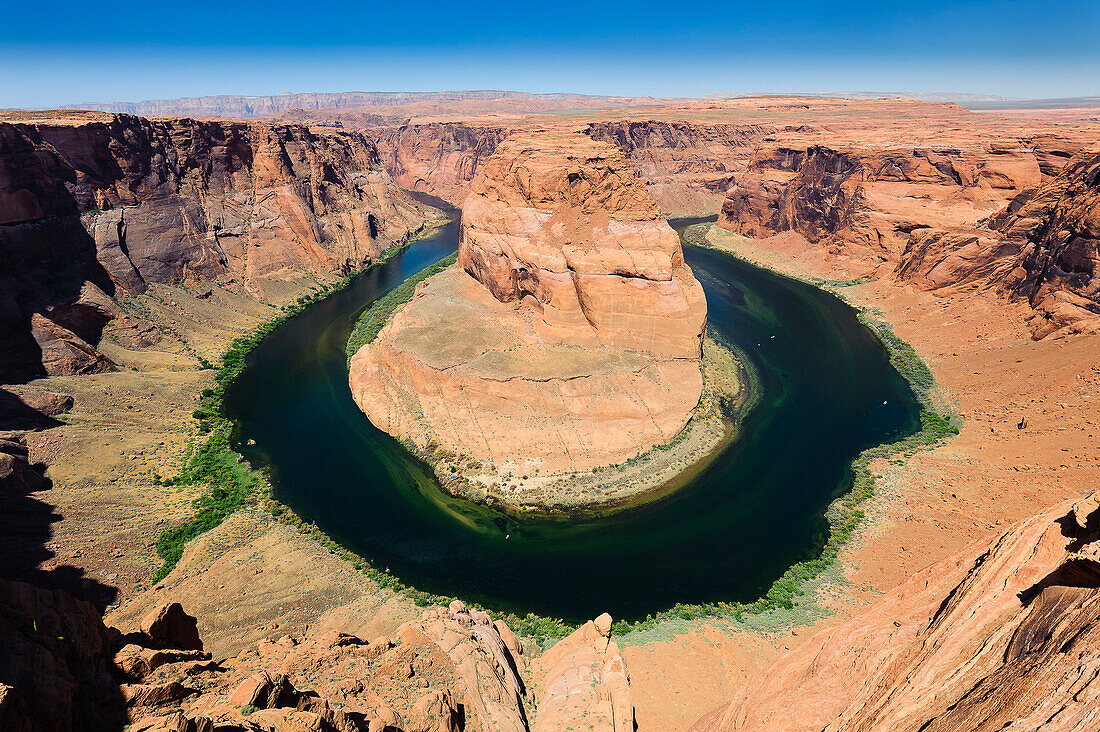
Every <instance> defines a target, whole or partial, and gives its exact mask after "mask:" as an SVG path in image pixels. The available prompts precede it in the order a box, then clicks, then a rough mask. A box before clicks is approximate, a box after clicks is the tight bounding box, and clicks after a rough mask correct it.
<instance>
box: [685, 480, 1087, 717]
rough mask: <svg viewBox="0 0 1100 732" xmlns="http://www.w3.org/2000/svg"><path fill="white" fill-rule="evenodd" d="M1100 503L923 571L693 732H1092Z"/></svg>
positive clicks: (1029, 524) (1041, 519) (1063, 509)
mask: <svg viewBox="0 0 1100 732" xmlns="http://www.w3.org/2000/svg"><path fill="white" fill-rule="evenodd" d="M1098 550H1100V502H1098V500H1097V497H1096V496H1095V495H1093V496H1092V497H1090V498H1087V499H1083V500H1081V501H1079V502H1077V503H1073V502H1070V503H1066V504H1062V505H1059V506H1055V507H1054V508H1053V509H1050V510H1048V511H1046V512H1044V513H1042V514H1040V515H1037V516H1035V517H1032V518H1030V519H1028V520H1026V521H1024V522H1022V523H1020V524H1018V525H1017V526H1015V527H1014V528H1012V529H1011V530H1009V531H1008V532H1006V533H1005V534H1003V535H1002V536H1000V537H998V538H997V539H996V540H995V541H994V542H993V543H992V544H990V545H988V546H980V547H976V548H971V549H966V550H963V551H962V552H960V553H958V554H956V555H954V556H952V557H949V558H948V559H945V560H943V561H941V562H938V563H937V564H934V565H932V566H931V567H929V568H927V569H925V570H923V571H921V572H920V573H918V574H917V575H915V576H914V577H913V578H912V579H910V580H909V581H907V582H905V583H904V584H902V585H900V586H899V587H898V588H896V589H895V590H893V591H891V592H889V593H887V594H886V595H885V596H883V597H882V598H881V599H880V600H878V601H876V602H875V603H874V604H872V605H871V606H870V607H869V608H867V609H866V610H865V611H863V612H861V613H859V614H858V615H856V616H855V617H853V618H852V619H851V620H850V621H848V622H846V623H844V624H843V625H841V626H839V627H837V628H834V629H831V630H826V631H824V632H822V633H820V634H818V635H817V636H815V637H814V638H812V639H810V640H809V641H807V642H806V643H805V644H804V645H802V646H799V647H798V648H796V649H795V650H794V651H792V652H791V653H789V654H787V655H786V656H784V657H782V658H780V659H779V660H778V661H777V662H776V663H774V664H773V665H772V666H770V667H769V668H768V669H766V670H765V671H764V672H762V673H761V674H760V675H759V676H757V677H756V678H755V679H754V680H753V681H751V682H750V683H749V684H748V685H746V686H745V687H744V688H743V689H742V690H741V691H740V692H739V693H738V695H737V696H736V697H735V698H734V699H733V701H732V702H731V703H730V704H729V705H728V706H727V707H725V708H722V709H719V710H716V711H715V712H713V713H712V714H710V715H708V716H707V717H705V718H704V719H702V720H700V721H699V722H698V723H697V724H696V725H695V726H694V727H693V729H694V730H698V731H699V732H702V731H704V730H759V729H768V730H810V729H813V730H853V731H854V730H868V731H870V730H884V729H889V730H913V731H915V730H932V731H935V732H939V731H941V730H942V731H943V732H948V731H949V730H961V729H965V730H975V731H976V732H977V731H979V730H1000V729H1005V728H1006V727H1009V726H1011V728H1012V729H1020V730H1040V729H1042V730H1046V731H1057V730H1084V729H1090V728H1092V727H1094V726H1095V723H1096V720H1095V714H1096V705H1097V703H1098V702H1100V683H1098V682H1097V679H1098V678H1100V673H1098V671H1100V551H1098Z"/></svg>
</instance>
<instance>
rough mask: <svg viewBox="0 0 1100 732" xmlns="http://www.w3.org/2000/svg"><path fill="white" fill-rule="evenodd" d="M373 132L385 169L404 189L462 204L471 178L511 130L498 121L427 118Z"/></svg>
mask: <svg viewBox="0 0 1100 732" xmlns="http://www.w3.org/2000/svg"><path fill="white" fill-rule="evenodd" d="M368 134H369V135H370V136H371V139H373V140H374V143H375V145H376V146H377V148H378V154H379V159H380V160H381V162H382V164H383V165H384V166H385V168H386V171H387V172H389V174H390V175H391V176H392V177H393V179H394V180H395V181H397V183H398V184H400V185H401V187H402V188H411V189H413V190H417V191H425V192H427V193H431V194H432V195H434V196H439V197H440V198H442V199H443V200H445V201H447V202H449V203H451V204H452V205H455V206H461V205H462V201H463V199H465V198H466V194H467V193H469V191H470V182H471V181H472V180H473V179H474V176H476V175H477V172H478V170H480V169H481V165H482V163H484V162H485V160H486V159H488V158H489V156H490V155H492V154H493V152H494V151H495V150H496V148H497V145H499V144H500V143H501V141H502V140H504V138H505V137H507V136H508V130H507V129H506V128H504V127H501V126H499V125H493V124H484V125H479V124H473V123H467V122H425V123H420V124H410V123H406V124H403V125H400V126H397V127H383V128H378V129H372V130H370V131H369V132H368Z"/></svg>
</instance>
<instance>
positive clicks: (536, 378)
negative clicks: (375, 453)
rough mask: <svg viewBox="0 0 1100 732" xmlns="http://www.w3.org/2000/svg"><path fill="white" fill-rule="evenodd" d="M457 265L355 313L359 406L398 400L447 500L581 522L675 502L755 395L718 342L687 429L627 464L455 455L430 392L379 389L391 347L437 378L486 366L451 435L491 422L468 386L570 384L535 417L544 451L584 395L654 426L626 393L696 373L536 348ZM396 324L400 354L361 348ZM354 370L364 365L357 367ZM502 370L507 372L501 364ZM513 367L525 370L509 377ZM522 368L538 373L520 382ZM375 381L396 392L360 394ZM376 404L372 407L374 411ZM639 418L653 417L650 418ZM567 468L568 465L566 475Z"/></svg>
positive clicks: (673, 364)
mask: <svg viewBox="0 0 1100 732" xmlns="http://www.w3.org/2000/svg"><path fill="white" fill-rule="evenodd" d="M453 261H454V259H453V258H449V259H447V260H444V261H442V262H440V263H438V264H437V265H434V266H433V267H431V268H429V269H427V270H425V271H423V272H420V273H418V274H416V275H415V276H413V277H411V278H409V280H407V281H406V282H404V283H403V284H402V285H401V286H400V287H398V288H396V289H395V290H393V291H392V292H390V293H389V294H387V295H385V296H384V297H383V298H381V299H380V300H379V301H378V302H376V303H375V304H374V305H372V306H371V307H370V308H369V309H368V310H367V311H366V312H364V313H363V315H362V316H361V317H360V318H359V320H358V322H357V323H356V325H355V328H354V329H353V330H352V333H351V336H350V338H349V340H348V346H347V354H348V363H349V371H350V372H351V373H350V381H351V387H352V393H353V395H356V399H357V401H360V400H361V399H363V398H369V400H370V403H371V404H376V403H378V404H381V405H382V406H384V407H387V408H389V407H390V405H391V404H393V405H396V406H395V407H394V408H396V409H398V411H399V412H400V413H401V415H402V418H403V419H404V421H403V422H402V423H401V424H402V425H404V430H405V433H411V434H412V436H410V437H405V438H404V439H403V440H402V444H404V445H405V447H406V448H407V449H408V450H409V452H411V453H412V454H414V455H416V456H417V457H419V458H420V459H421V460H423V461H424V462H425V463H427V464H428V465H429V466H430V467H431V469H432V471H433V472H434V473H435V475H436V477H437V479H438V481H439V483H440V485H441V486H442V487H443V489H444V490H445V491H446V492H447V493H448V494H450V495H452V496H455V497H457V498H461V499H464V500H467V501H472V502H477V503H481V504H485V505H488V506H492V507H495V508H498V509H501V510H504V511H506V512H510V513H512V514H513V515H517V516H519V515H526V516H535V515H540V516H547V517H568V516H580V515H584V516H585V517H587V518H589V519H591V518H592V517H593V516H596V515H599V514H605V515H606V514H609V513H613V512H616V511H622V510H625V509H629V508H636V507H639V506H641V505H643V504H646V503H652V502H654V501H657V500H660V499H662V498H665V497H667V496H669V495H671V494H672V493H674V492H675V491H676V490H677V489H678V488H680V487H681V486H683V485H684V484H685V483H686V482H688V481H689V480H690V479H691V477H693V476H694V475H696V474H698V472H699V471H700V470H702V469H704V468H705V467H706V465H707V464H708V463H709V462H710V460H711V459H713V457H714V456H716V455H717V454H718V453H719V452H720V451H721V450H722V449H724V448H725V447H727V446H728V445H729V443H730V441H731V439H733V438H734V436H735V434H736V424H737V422H738V419H739V416H740V412H741V410H742V407H743V405H744V402H745V401H746V399H747V396H748V394H749V393H750V392H751V389H750V388H749V378H748V376H749V374H748V372H747V371H746V370H745V367H744V365H743V359H742V358H741V357H739V356H737V355H735V354H734V353H733V352H732V351H730V350H729V348H728V347H726V346H725V345H722V344H720V343H719V342H718V341H716V340H715V339H713V338H707V339H705V340H704V346H703V349H702V351H703V353H702V358H701V360H700V362H699V364H700V365H699V366H698V367H696V368H698V369H699V371H697V372H695V375H694V378H695V379H696V380H697V382H696V383H698V384H700V386H698V387H696V389H697V390H696V391H694V392H693V393H692V394H691V401H690V402H689V403H688V404H689V405H690V407H688V405H685V412H686V415H685V417H684V419H683V421H682V422H679V423H678V424H682V425H683V426H682V427H680V428H679V429H678V430H677V431H676V432H675V433H673V434H671V435H670V437H669V438H668V440H667V442H663V443H658V444H653V443H651V442H645V443H642V444H643V445H647V446H648V447H647V448H643V450H642V451H640V452H637V453H635V454H630V453H626V455H628V456H629V457H628V458H627V459H626V460H624V461H622V462H620V463H615V464H597V465H595V466H593V467H591V469H588V466H585V468H586V469H583V470H577V469H575V468H573V469H569V468H572V466H573V465H575V462H574V461H572V460H569V459H559V460H556V462H555V464H554V465H550V464H549V463H548V462H547V461H545V460H542V459H537V458H533V457H529V458H528V459H526V460H522V461H521V460H511V459H502V460H499V461H494V460H493V459H489V458H487V457H486V456H485V455H481V454H479V455H471V454H466V453H465V452H460V448H458V447H453V448H447V447H444V446H443V444H442V443H445V442H448V440H446V439H444V438H445V436H444V435H442V434H440V433H439V432H438V431H434V428H433V425H434V424H435V423H436V422H438V421H439V420H438V419H437V420H435V421H434V422H433V421H431V420H428V419H426V417H425V415H424V413H423V409H422V408H423V402H422V401H418V400H421V399H423V398H424V397H422V396H419V395H418V394H417V393H416V392H413V393H408V391H407V386H408V385H406V384H403V383H402V384H396V383H392V382H391V381H387V382H385V383H386V384H388V385H389V386H384V385H380V384H376V383H374V382H375V380H376V379H379V378H382V376H383V375H384V372H383V371H382V370H381V369H380V367H379V366H378V364H377V363H376V362H375V360H374V359H375V358H384V357H389V354H391V352H393V353H396V352H404V351H407V350H412V351H414V352H415V358H414V359H413V361H414V363H415V364H416V366H417V367H418V368H420V369H422V370H424V371H426V372H427V373H428V374H429V375H431V376H433V377H434V376H435V374H436V373H437V372H444V371H448V370H450V369H453V368H455V363H456V362H457V363H471V362H473V361H476V362H478V363H479V364H481V365H480V366H479V369H480V370H478V371H476V374H478V375H480V376H481V377H482V378H483V379H484V383H478V384H476V386H470V385H466V386H464V387H463V388H462V389H460V390H459V391H458V392H457V393H456V394H455V395H452V396H454V398H455V399H457V400H458V401H453V400H452V401H448V402H447V416H448V419H449V420H450V421H449V422H448V424H449V428H450V429H452V430H453V429H457V428H456V427H455V422H456V420H457V419H458V417H459V416H461V417H462V418H463V419H464V420H465V421H466V422H469V423H470V424H472V425H475V426H476V425H481V426H482V427H484V426H485V424H486V422H487V421H491V420H492V419H493V412H492V411H491V409H492V402H491V400H490V403H488V404H486V405H484V406H485V408H486V410H488V411H485V412H481V411H478V410H477V409H476V408H473V407H468V405H467V404H465V403H463V402H462V400H463V399H466V400H469V399H470V398H471V397H470V396H469V395H468V391H469V389H470V388H478V389H480V390H482V391H485V392H486V393H495V392H494V385H495V384H499V383H502V382H507V381H512V380H513V377H515V379H516V380H527V381H529V382H530V383H532V384H536V385H542V384H546V383H547V382H552V383H553V384H555V385H559V384H566V385H565V386H562V387H561V388H563V389H564V391H565V392H566V394H568V395H569V396H567V397H566V399H565V401H566V402H568V403H569V405H570V406H569V407H568V408H567V411H566V412H564V413H560V414H559V413H557V412H554V413H551V414H547V415H540V414H532V416H531V419H532V420H543V421H544V422H546V424H543V425H542V427H541V428H540V430H549V431H550V432H549V433H547V432H545V431H540V432H539V433H538V434H539V437H540V438H541V439H542V440H543V442H542V443H540V445H541V446H542V447H543V448H545V440H549V439H551V438H552V435H554V434H557V433H556V432H554V430H555V429H559V428H560V423H558V422H557V420H561V423H573V422H576V421H577V420H580V419H581V418H582V416H583V415H581V414H580V413H574V412H573V411H572V410H573V409H576V408H577V407H578V405H577V404H576V402H578V401H581V400H583V402H584V403H583V404H580V405H579V406H580V408H581V409H588V408H589V406H590V402H592V401H600V400H615V399H618V400H624V399H625V400H627V402H628V404H629V403H630V402H631V401H632V400H636V401H640V402H642V403H644V404H649V405H650V408H651V409H653V410H654V411H651V412H649V413H648V418H649V419H652V420H657V419H659V418H661V419H664V418H662V417H660V413H659V409H660V408H662V404H661V400H660V399H656V398H653V397H652V395H650V394H641V393H638V394H634V393H633V392H631V391H630V390H631V389H636V388H642V389H658V390H659V389H660V388H662V385H663V384H664V382H667V381H668V379H669V373H668V372H666V370H667V369H676V370H677V371H678V372H683V375H684V377H685V378H687V377H688V376H690V375H691V374H690V373H689V372H691V371H693V370H694V369H692V368H691V364H690V363H682V362H679V361H678V360H675V359H669V360H660V359H653V358H652V357H651V356H649V355H648V354H644V353H640V352H635V351H630V350H626V349H615V348H603V347H600V348H592V349H584V348H578V347H576V346H565V345H562V346H552V347H549V348H547V347H544V346H541V345H536V346H531V344H530V343H529V342H528V341H527V340H524V339H523V338H520V339H516V338H515V333H514V332H513V330H514V329H513V330H510V329H509V327H510V326H511V325H513V324H512V320H520V318H517V317H516V316H515V312H516V310H517V309H518V305H519V304H518V303H516V304H515V306H505V305H500V304H499V303H497V302H496V301H495V300H489V299H488V298H487V296H486V297H483V298H482V300H483V301H485V302H486V303H488V304H481V301H478V304H476V305H474V304H472V301H471V300H470V299H469V293H468V292H467V290H469V289H471V287H470V285H471V284H472V282H473V281H472V280H470V279H469V278H468V276H467V275H466V274H465V273H464V272H462V271H461V270H460V269H458V268H457V267H454V266H449V265H450V264H451V263H452V262H453ZM420 292H426V293H428V294H427V295H424V296H418V297H417V299H416V301H415V302H414V303H412V304H411V305H407V303H409V301H410V300H412V298H413V296H414V293H420ZM477 294H481V293H480V292H478V293H477ZM406 308H417V313H416V314H415V317H414V316H413V315H410V314H409V313H408V312H406V310H405V309H406ZM488 308H495V310H492V311H490V313H489V314H488V315H487V314H486V313H485V312H483V310H485V309H488ZM420 311H424V312H420ZM395 318H403V319H405V320H409V319H410V318H413V320H414V321H415V323H417V324H418V325H416V326H415V327H413V328H411V330H410V332H409V334H408V335H407V336H402V337H403V338H404V340H403V341H402V344H401V345H400V347H397V346H396V345H393V346H392V347H391V346H388V345H383V347H382V348H380V349H379V348H376V349H375V352H381V353H382V355H381V356H375V355H374V353H370V352H366V351H361V350H360V349H363V348H364V347H365V346H368V344H371V343H372V342H373V341H374V340H375V338H376V337H377V336H379V334H380V333H381V332H382V331H383V329H384V328H386V327H387V325H388V324H389V323H391V322H392V321H393V320H394V319H395ZM509 318H511V320H509ZM501 321H507V323H508V324H509V325H508V326H505V327H504V328H500V329H499V331H500V332H499V333H498V334H497V335H498V336H499V339H498V340H494V339H493V338H492V337H491V336H489V335H488V330H489V329H492V328H493V327H494V324H496V323H499V322H501ZM406 329H407V330H408V329H409V328H408V327H407V328H406ZM387 332H388V331H387ZM531 337H532V338H533V336H531ZM535 340H537V339H535ZM485 344H492V347H491V349H488V350H483V349H486V345H485ZM465 351H470V353H466V352H465ZM357 354H358V355H357ZM471 354H472V355H471ZM353 359H354V360H353ZM356 363H359V364H360V365H358V366H356V365H355V364H356ZM505 363H509V364H511V366H505ZM535 364H537V365H535ZM357 369H358V370H357ZM515 369H518V370H517V371H513V370H515ZM527 372H531V373H530V374H529V375H527V376H516V374H523V373H527ZM635 372H636V373H635ZM371 374H378V376H370V375H371ZM368 376H369V378H370V381H369V383H370V389H372V390H377V389H383V388H385V389H388V391H389V392H390V393H387V394H386V396H385V398H384V399H382V398H380V397H379V396H378V395H377V394H375V393H374V391H364V389H365V387H364V386H363V385H362V384H360V383H359V382H360V381H361V380H362V379H363V378H367V377H368ZM574 380H580V382H581V383H585V382H591V383H589V384H586V385H585V386H583V387H581V388H580V389H576V388H574V387H573V386H572V385H569V382H573V381H574ZM540 388H541V387H540ZM546 388H551V387H546ZM553 388H558V387H557V386H555V387H553ZM675 388H680V385H679V384H677V385H675ZM427 393H429V394H431V395H432V397H430V398H431V399H434V398H436V396H438V395H435V393H434V392H433V391H431V390H428V392H427ZM673 395H674V396H675V397H676V398H679V397H680V396H681V395H680V394H678V393H677V392H675V391H674V392H673ZM362 404H363V402H362V401H360V405H361V406H362ZM558 406H561V405H558ZM381 408H382V407H379V406H377V405H376V409H379V410H380V409H381ZM536 411H537V410H536ZM467 412H470V414H467ZM382 413H383V414H385V412H382ZM642 414H643V416H645V415H646V413H645V412H643V413H642ZM600 418H601V419H608V422H609V427H608V429H618V426H617V424H616V423H615V421H614V420H611V419H609V418H608V417H607V415H603V414H601V415H600ZM593 419H596V417H595V416H594V417H593ZM623 419H625V416H624V417H623ZM405 422H410V423H411V424H405ZM597 424H602V423H599V422H597ZM585 428H586V429H590V428H591V425H585ZM477 437H478V440H475V442H476V443H477V446H482V445H481V443H482V442H483V441H489V440H490V438H489V437H487V436H485V435H482V434H481V433H478V435H477ZM597 437H598V435H597ZM450 442H454V441H453V440H451V441H450ZM534 452H537V450H535V451H534ZM561 453H562V455H561V457H564V456H566V455H569V454H570V450H569V448H567V447H566V446H565V445H564V444H563V445H562V446H561ZM562 465H568V466H569V468H566V469H564V470H563V469H561V466H562Z"/></svg>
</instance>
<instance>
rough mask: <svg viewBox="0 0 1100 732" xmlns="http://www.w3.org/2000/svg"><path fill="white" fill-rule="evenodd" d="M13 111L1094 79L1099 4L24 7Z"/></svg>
mask: <svg viewBox="0 0 1100 732" xmlns="http://www.w3.org/2000/svg"><path fill="white" fill-rule="evenodd" d="M0 62H2V68H3V73H2V76H0V107H9V106H19V107H46V106H53V105H59V104H64V103H71V102H85V101H115V100H125V101H137V100H140V99H150V98H171V97H178V96H199V95H207V94H278V93H282V92H287V91H293V92H307V91H351V90H354V91H428V90H438V89H516V90H524V91H535V92H550V91H573V92H584V93H592V94H627V95H641V94H651V95H654V96H698V95H702V94H708V93H715V92H735V93H754V92H783V91H796V92H816V91H850V90H875V91H918V92H920V91H925V92H929V91H953V92H979V93H988V94H1000V95H1005V96H1020V97H1053V96H1075V95H1092V94H1100V0H1090V1H1087V2H1078V1H1076V0H1075V1H1071V2H1059V1H1057V0H1053V1H1050V2H1042V1H1041V0H1038V1H1035V2H1020V1H1017V0H1013V1H1000V2H998V1H991V0H986V1H984V2H965V1H964V2H940V1H936V2H916V1H914V2H909V3H889V2H843V1H842V0H833V1H832V2H828V1H820V0H819V1H818V2H801V1H796V0H770V1H769V0H758V1H757V2H751V3H741V2H732V1H727V2H697V3H683V2H680V3H677V2H664V3H650V2H646V1H645V0H635V1H634V2H630V3H622V4H615V5H608V4H600V3H598V2H596V0H588V1H587V2H572V1H561V2H554V3H537V2H524V1H523V0H520V1H519V2H511V3H496V2H483V3H460V2H437V1H436V0H422V1H421V2H417V3H399V2H392V3H385V4H381V3H370V2H361V3H351V2H336V3H333V2H327V3H326V2H313V3H309V2H302V0H295V1H294V2H285V1H284V0H270V1H269V2H253V1H252V0H243V1H239V2H232V1H229V2H221V3H213V4H206V3H184V4H180V3H164V2H157V1H156V0H141V2H133V1H131V0H113V1H112V2H106V3H89V2H87V1H86V0H85V1H83V2H71V1H70V0H50V1H49V2H45V3H41V4H37V3H28V2H19V3H10V4H9V5H8V7H7V8H5V11H4V23H3V26H2V27H0Z"/></svg>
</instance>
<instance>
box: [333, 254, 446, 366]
mask: <svg viewBox="0 0 1100 732" xmlns="http://www.w3.org/2000/svg"><path fill="white" fill-rule="evenodd" d="M456 261H458V255H457V254H452V255H451V256H449V257H444V258H443V259H441V260H439V261H438V262H436V263H435V264H433V265H432V266H430V267H425V268H424V269H422V270H421V271H420V272H418V273H417V274H415V275H413V276H412V277H410V278H409V279H407V280H405V281H404V282H402V283H401V284H400V285H398V286H397V287H395V288H394V289H393V290H391V291H390V292H389V293H387V294H386V295H385V296H383V297H381V298H379V299H378V301H377V302H375V303H374V304H373V305H371V306H370V307H369V308H368V309H367V311H366V312H365V313H363V315H362V316H360V318H359V321H358V322H357V323H356V324H355V327H354V328H352V331H351V335H350V336H349V337H348V345H347V354H348V363H349V364H350V363H351V357H352V356H354V355H355V354H356V353H357V352H358V351H359V349H360V348H362V347H363V346H365V345H366V344H368V343H370V342H371V341H373V340H374V339H375V338H377V337H378V334H379V333H380V332H381V330H382V328H384V327H385V326H386V323H388V322H389V321H390V318H392V317H393V314H394V313H395V312H397V309H398V308H399V307H401V306H402V305H404V304H405V303H407V302H408V301H409V300H412V297H413V295H415V294H416V286H417V285H419V284H420V283H421V282H423V281H424V280H426V279H428V278H429V277H431V276H433V275H437V274H439V273H440V272H442V271H443V270H445V269H447V268H448V267H450V266H451V265H452V264H454V263H455V262H456Z"/></svg>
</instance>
